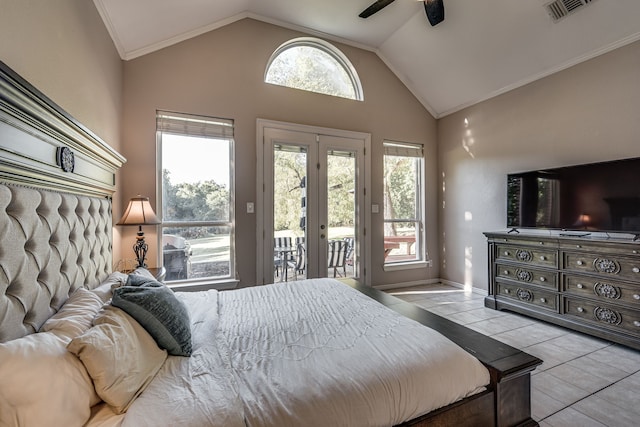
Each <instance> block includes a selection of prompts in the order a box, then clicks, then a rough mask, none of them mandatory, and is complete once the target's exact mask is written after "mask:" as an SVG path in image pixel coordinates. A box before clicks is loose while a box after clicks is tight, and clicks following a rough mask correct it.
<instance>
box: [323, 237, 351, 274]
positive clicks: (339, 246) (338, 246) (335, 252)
mask: <svg viewBox="0 0 640 427" xmlns="http://www.w3.org/2000/svg"><path fill="white" fill-rule="evenodd" d="M328 255H329V256H328V260H327V261H328V262H327V266H328V267H329V268H330V269H331V268H333V277H337V276H338V275H340V273H339V272H338V269H339V268H341V269H342V271H343V272H344V274H345V276H346V270H345V263H346V260H347V242H346V241H344V240H330V241H329V254H328Z"/></svg>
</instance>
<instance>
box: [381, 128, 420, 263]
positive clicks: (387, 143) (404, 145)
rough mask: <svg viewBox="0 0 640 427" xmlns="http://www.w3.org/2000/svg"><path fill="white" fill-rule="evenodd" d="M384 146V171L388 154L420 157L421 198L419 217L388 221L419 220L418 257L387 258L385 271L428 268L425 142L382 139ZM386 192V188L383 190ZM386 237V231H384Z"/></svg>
mask: <svg viewBox="0 0 640 427" xmlns="http://www.w3.org/2000/svg"><path fill="white" fill-rule="evenodd" d="M382 146H383V172H384V157H385V156H387V155H396V156H404V157H415V158H419V159H420V168H419V169H420V170H419V171H418V174H419V176H418V177H417V180H418V182H417V184H418V189H417V194H418V197H419V200H417V201H416V210H417V212H416V213H417V214H418V215H417V218H408V219H402V218H397V219H393V220H392V219H389V220H388V221H395V222H417V223H419V230H416V244H417V245H418V247H417V248H416V257H417V259H412V260H405V261H395V262H388V261H387V259H385V260H384V262H383V270H384V271H396V270H408V269H416V268H426V267H430V266H431V265H432V262H431V260H430V259H429V251H428V249H427V233H426V201H425V188H426V187H425V180H426V178H425V177H426V171H425V167H426V166H425V165H426V162H425V158H424V144H418V143H411V142H401V141H393V140H388V139H385V140H383V141H382ZM383 192H384V190H383ZM386 222H387V218H386V217H385V216H384V209H383V213H382V223H383V226H384V224H385V223H386ZM383 239H384V231H383Z"/></svg>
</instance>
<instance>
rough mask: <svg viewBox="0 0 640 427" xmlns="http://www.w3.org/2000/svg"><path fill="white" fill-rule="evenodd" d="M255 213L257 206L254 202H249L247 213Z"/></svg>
mask: <svg viewBox="0 0 640 427" xmlns="http://www.w3.org/2000/svg"><path fill="white" fill-rule="evenodd" d="M254 212H255V205H254V204H253V202H247V213H249V214H251V213H254Z"/></svg>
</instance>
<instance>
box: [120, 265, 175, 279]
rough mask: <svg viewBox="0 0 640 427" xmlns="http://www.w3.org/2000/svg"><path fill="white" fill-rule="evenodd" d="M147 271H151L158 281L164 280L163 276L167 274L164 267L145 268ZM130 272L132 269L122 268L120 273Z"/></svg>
mask: <svg viewBox="0 0 640 427" xmlns="http://www.w3.org/2000/svg"><path fill="white" fill-rule="evenodd" d="M147 271H149V273H151V274H152V275H153V277H155V279H156V280H157V281H158V282H162V281H164V278H165V276H166V275H167V269H166V268H164V267H154V268H147ZM131 272H133V270H122V273H124V274H129V273H131Z"/></svg>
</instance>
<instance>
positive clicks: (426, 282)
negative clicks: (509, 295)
mask: <svg viewBox="0 0 640 427" xmlns="http://www.w3.org/2000/svg"><path fill="white" fill-rule="evenodd" d="M439 283H442V284H443V285H447V286H453V287H454V288H460V289H464V290H470V291H471V292H473V293H474V294H478V295H482V296H484V297H486V296H487V295H488V294H489V293H488V292H487V291H486V290H485V289H478V288H474V287H473V286H469V285H463V284H462V283H458V282H454V281H452V280H445V279H428V280H415V281H412V282H401V283H391V284H388V285H374V286H373V288H375V289H378V290H380V291H386V290H389V289H399V288H410V287H412V286H424V285H437V284H439Z"/></svg>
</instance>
